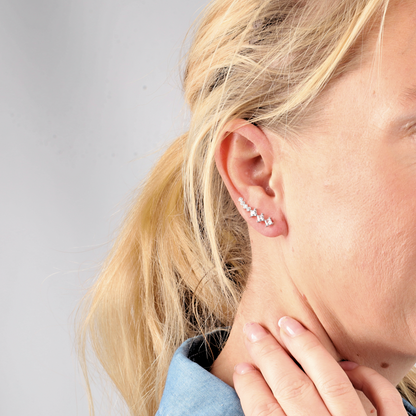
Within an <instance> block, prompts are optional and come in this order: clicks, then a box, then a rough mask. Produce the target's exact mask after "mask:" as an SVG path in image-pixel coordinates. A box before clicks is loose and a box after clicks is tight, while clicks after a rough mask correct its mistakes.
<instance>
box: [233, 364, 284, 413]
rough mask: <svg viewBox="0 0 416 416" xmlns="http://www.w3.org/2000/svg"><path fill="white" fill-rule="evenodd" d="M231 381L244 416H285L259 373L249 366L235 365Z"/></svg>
mask: <svg viewBox="0 0 416 416" xmlns="http://www.w3.org/2000/svg"><path fill="white" fill-rule="evenodd" d="M233 380H234V388H235V390H236V392H237V394H238V397H240V402H241V407H242V408H243V411H244V414H245V416H259V415H261V416H285V413H284V412H283V409H282V408H281V407H280V405H279V403H277V401H276V399H275V397H274V396H273V393H272V392H271V390H270V388H269V386H268V385H267V383H266V381H265V380H264V378H263V376H262V375H261V373H260V371H258V370H257V369H255V368H254V367H253V366H252V365H251V364H247V363H241V364H238V365H236V367H235V369H234V375H233Z"/></svg>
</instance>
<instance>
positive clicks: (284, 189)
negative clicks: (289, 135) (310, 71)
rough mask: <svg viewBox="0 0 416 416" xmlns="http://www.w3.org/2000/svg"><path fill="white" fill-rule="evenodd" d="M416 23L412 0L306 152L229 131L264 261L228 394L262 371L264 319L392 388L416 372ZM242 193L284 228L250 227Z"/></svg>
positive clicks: (230, 155)
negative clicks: (253, 345) (258, 360)
mask: <svg viewBox="0 0 416 416" xmlns="http://www.w3.org/2000/svg"><path fill="white" fill-rule="evenodd" d="M415 23H416V4H415V3H414V2H407V3H403V2H400V3H397V4H393V5H392V6H391V7H390V8H389V10H388V13H387V16H386V22H385V31H384V40H383V45H382V54H381V56H382V59H380V60H378V61H376V66H374V60H372V59H368V60H364V61H363V63H362V64H361V65H360V66H359V67H358V68H355V69H354V70H352V71H350V72H349V73H347V74H345V75H343V76H342V77H341V78H340V79H338V80H336V81H335V82H334V83H332V84H331V85H330V87H328V88H327V89H326V91H324V92H323V94H322V97H321V98H320V100H324V101H323V102H324V104H325V105H323V106H320V108H322V109H323V110H322V111H320V113H319V114H318V115H317V117H316V119H317V121H316V123H314V125H313V126H306V127H305V129H304V131H303V133H302V134H301V135H300V140H299V141H298V142H297V141H296V142H291V141H288V140H287V139H284V138H282V137H280V136H279V135H277V134H275V133H273V132H271V131H268V130H265V129H261V128H259V127H256V126H254V125H248V126H247V125H246V124H245V123H244V122H243V121H242V120H234V121H232V122H230V123H229V125H228V126H227V129H226V131H224V134H223V139H222V141H221V144H220V145H219V146H218V149H217V152H216V163H217V167H218V170H219V172H220V174H221V176H222V178H223V180H224V183H225V185H226V186H227V188H228V190H229V192H230V195H231V197H232V198H233V200H234V201H235V203H236V206H237V207H238V209H239V210H240V213H241V215H242V216H243V217H244V218H246V220H247V223H248V224H249V233H250V240H251V246H252V258H253V263H252V270H251V274H250V277H249V282H248V285H247V288H246V290H245V292H244V294H243V298H242V301H241V304H240V307H239V310H238V312H237V315H236V318H235V322H234V325H233V329H232V331H231V334H230V337H229V340H228V342H227V344H226V345H225V347H224V349H223V351H222V352H221V354H220V356H219V357H218V359H217V360H216V361H215V363H214V366H213V368H212V373H213V374H214V375H216V376H217V377H219V378H221V379H222V380H223V381H225V382H226V383H228V384H229V385H231V386H233V385H234V381H233V372H234V370H233V369H234V366H235V365H236V364H238V363H241V362H247V363H253V364H254V360H253V358H252V357H251V356H250V354H249V352H248V351H247V349H246V348H245V342H246V341H245V338H246V337H245V335H244V334H243V327H244V325H245V324H246V323H247V322H258V323H261V324H262V326H264V327H265V328H267V329H268V330H269V331H270V333H271V334H272V336H273V337H274V338H275V339H276V340H277V341H279V343H281V344H282V345H284V341H283V339H282V336H281V333H280V330H279V328H278V326H277V321H278V320H279V318H280V317H282V316H285V315H289V316H292V317H294V318H296V319H297V320H299V321H300V322H301V323H302V324H303V325H304V326H305V327H306V328H307V329H309V330H310V331H311V332H312V333H313V334H315V335H316V336H317V338H318V339H319V341H320V343H321V344H322V345H323V346H324V347H325V349H326V350H327V351H328V352H329V353H330V355H331V356H332V357H333V358H334V359H335V360H336V361H340V360H341V359H344V360H350V361H354V362H356V363H358V364H360V365H365V366H367V367H369V368H372V369H374V370H376V371H377V372H378V373H380V374H381V375H382V376H383V377H385V378H386V379H387V380H389V382H390V383H392V384H393V385H396V384H397V383H398V382H399V381H400V380H401V379H402V378H403V376H404V375H405V374H406V373H407V372H408V371H409V370H410V368H411V367H412V366H413V364H414V363H415V362H416V302H415V299H416V93H415V89H414V86H416V30H415V27H416V24H415ZM370 47H372V48H373V51H374V53H373V54H372V56H375V45H374V46H372V45H370ZM375 67H376V70H375ZM240 196H242V197H243V198H244V200H245V201H246V202H247V203H248V204H249V205H250V206H251V207H256V208H257V209H258V211H260V212H263V213H264V214H265V217H266V218H267V217H268V216H271V218H272V219H273V221H274V225H273V226H271V227H267V228H266V227H265V226H264V223H257V222H256V221H255V219H253V218H250V216H249V213H247V211H245V210H244V209H243V208H242V207H241V206H240V204H239V203H238V198H239V197H240ZM361 399H362V401H363V402H366V400H365V398H364V397H362V396H361ZM366 406H367V414H373V413H370V412H371V410H373V409H372V407H371V405H370V404H369V403H368V402H367V403H366Z"/></svg>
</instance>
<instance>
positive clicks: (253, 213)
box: [238, 197, 274, 227]
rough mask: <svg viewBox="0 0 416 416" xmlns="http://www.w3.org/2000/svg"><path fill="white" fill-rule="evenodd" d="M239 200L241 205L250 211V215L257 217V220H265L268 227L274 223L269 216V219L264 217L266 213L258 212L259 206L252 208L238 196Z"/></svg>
mask: <svg viewBox="0 0 416 416" xmlns="http://www.w3.org/2000/svg"><path fill="white" fill-rule="evenodd" d="M238 201H239V202H240V205H241V206H242V207H243V208H244V209H245V210H246V211H248V212H250V217H257V222H263V221H264V224H265V225H266V227H268V226H269V225H273V224H274V223H273V221H272V219H271V218H270V217H269V218H267V220H265V219H264V214H260V215H258V214H257V208H254V209H251V207H249V206H248V205H247V204H246V203H245V202H244V199H243V198H242V197H240V198H238Z"/></svg>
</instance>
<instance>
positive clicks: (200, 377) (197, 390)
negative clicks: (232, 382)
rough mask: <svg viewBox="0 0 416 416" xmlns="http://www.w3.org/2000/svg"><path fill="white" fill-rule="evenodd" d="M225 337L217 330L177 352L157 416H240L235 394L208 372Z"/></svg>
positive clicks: (225, 333)
mask: <svg viewBox="0 0 416 416" xmlns="http://www.w3.org/2000/svg"><path fill="white" fill-rule="evenodd" d="M227 336H228V331H227V330H225V329H219V330H217V331H214V332H211V333H210V334H207V335H200V336H198V337H195V338H190V339H188V340H187V341H185V342H184V343H183V344H182V345H181V346H180V347H179V348H178V350H177V351H176V352H175V354H174V356H173V359H172V362H171V364H170V367H169V372H168V376H167V380H166V385H165V390H164V392H163V396H162V401H161V402H160V407H159V410H158V412H157V416H182V415H190V414H192V415H198V416H210V415H215V416H222V415H224V416H226V415H227V416H244V413H243V411H242V409H241V405H240V400H239V398H238V396H237V394H236V392H235V390H234V389H233V388H231V387H230V386H228V385H227V384H225V383H224V382H223V381H221V380H220V379H218V378H217V377H215V376H214V375H212V374H211V373H210V372H209V370H210V367H211V365H212V363H213V362H214V360H215V358H216V356H217V355H218V353H219V351H220V349H221V346H222V344H223V342H224V340H225V339H226V338H227Z"/></svg>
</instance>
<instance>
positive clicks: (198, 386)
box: [156, 329, 416, 416]
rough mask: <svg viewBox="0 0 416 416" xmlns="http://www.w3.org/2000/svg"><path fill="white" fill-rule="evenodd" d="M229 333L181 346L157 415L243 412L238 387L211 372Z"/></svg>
mask: <svg viewBox="0 0 416 416" xmlns="http://www.w3.org/2000/svg"><path fill="white" fill-rule="evenodd" d="M228 334H229V331H228V330H227V329H218V330H216V331H213V332H211V333H209V334H207V335H200V336H197V337H195V338H190V339H188V340H187V341H185V342H184V343H183V344H182V345H181V346H180V347H179V348H178V350H177V351H176V352H175V354H174V356H173V358H172V362H171V364H170V366H169V371H168V376H167V379H166V385H165V389H164V391H163V396H162V401H161V402H160V407H159V410H158V411H157V413H156V416H183V415H198V416H213V415H215V416H244V413H243V410H242V408H241V404H240V399H239V398H238V396H237V393H236V392H235V390H234V389H233V388H232V387H230V386H229V385H228V384H226V383H224V382H223V381H222V380H220V379H219V378H217V377H215V376H214V375H212V374H211V373H210V372H209V371H210V368H211V366H212V364H213V362H214V361H215V359H216V358H217V357H218V355H219V353H220V351H221V349H222V347H223V345H224V343H225V341H226V340H227V338H228ZM403 404H404V407H405V408H406V411H407V413H408V415H409V416H416V408H414V407H413V406H412V405H411V404H410V403H409V402H408V401H407V400H405V399H403Z"/></svg>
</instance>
